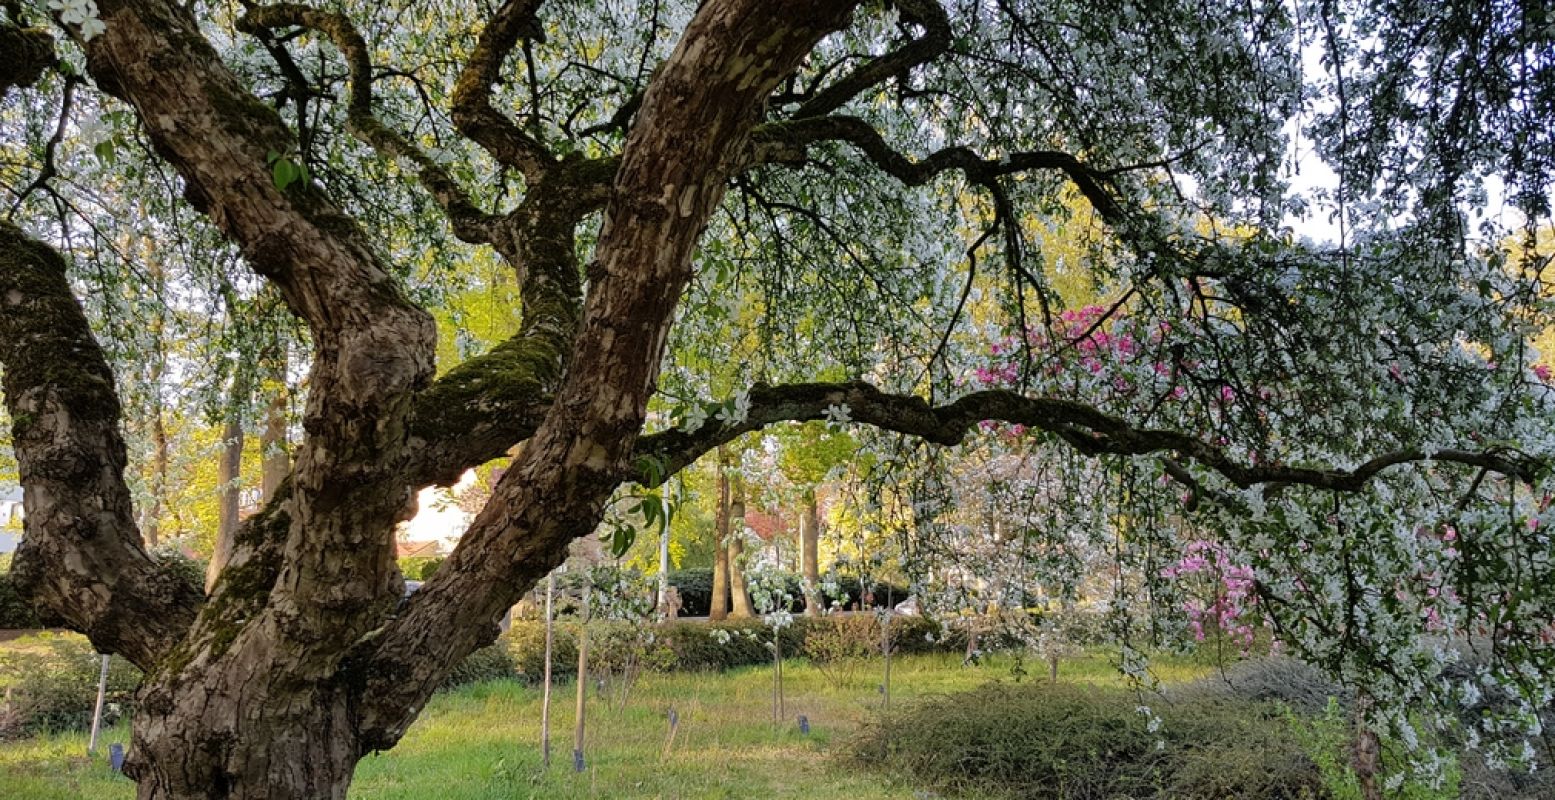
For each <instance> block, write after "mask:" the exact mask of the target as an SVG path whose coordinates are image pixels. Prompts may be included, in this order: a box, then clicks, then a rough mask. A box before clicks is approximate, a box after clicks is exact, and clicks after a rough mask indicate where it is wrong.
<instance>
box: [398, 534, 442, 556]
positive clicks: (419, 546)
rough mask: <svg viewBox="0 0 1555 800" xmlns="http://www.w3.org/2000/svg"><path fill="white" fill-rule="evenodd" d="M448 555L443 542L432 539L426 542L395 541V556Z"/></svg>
mask: <svg viewBox="0 0 1555 800" xmlns="http://www.w3.org/2000/svg"><path fill="white" fill-rule="evenodd" d="M442 555H447V553H445V552H444V551H443V543H442V542H440V541H438V540H436V539H430V540H427V541H424V542H395V543H394V557H395V558H436V557H437V556H442Z"/></svg>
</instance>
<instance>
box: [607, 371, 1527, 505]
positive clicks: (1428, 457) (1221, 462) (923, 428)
mask: <svg viewBox="0 0 1555 800" xmlns="http://www.w3.org/2000/svg"><path fill="white" fill-rule="evenodd" d="M749 399H750V412H749V414H748V415H747V417H746V418H745V420H744V421H742V422H739V423H737V424H731V423H725V422H718V421H714V420H709V421H708V422H707V424H705V425H703V426H702V427H700V428H698V429H696V430H695V431H690V432H687V431H681V430H670V431H664V432H662V433H657V434H653V435H651V436H644V437H642V439H641V440H639V442H638V447H637V450H636V451H635V455H636V457H637V459H639V461H640V460H641V459H644V458H648V459H653V460H655V461H656V462H657V467H658V469H657V473H658V474H660V475H669V474H673V473H674V472H676V471H678V470H681V469H684V468H685V467H686V466H687V465H689V464H690V463H692V462H693V461H695V460H696V459H697V458H699V457H701V456H702V455H704V454H706V453H707V452H708V451H709V450H712V449H713V448H715V447H717V446H718V445H720V444H724V443H726V442H728V441H730V440H732V439H734V438H735V437H738V436H740V435H742V434H745V433H749V432H751V431H754V430H759V429H761V428H763V427H766V426H767V425H771V424H773V423H775V422H782V421H787V420H794V421H807V420H819V419H826V418H827V411H828V409H829V408H831V407H838V408H840V407H841V406H843V405H846V406H847V407H848V415H849V418H850V419H851V420H852V421H854V422H860V423H865V424H869V425H873V426H875V427H877V428H881V429H884V430H889V431H895V432H897V433H904V434H909V435H912V436H917V437H920V438H922V439H925V440H927V441H930V442H934V443H936V444H943V445H954V444H959V443H960V442H961V441H962V440H963V439H964V438H965V437H966V435H967V433H968V432H969V431H971V430H972V429H973V428H974V427H976V426H977V424H978V423H980V422H983V421H985V420H997V421H1001V422H1008V423H1013V424H1020V425H1025V426H1027V427H1030V428H1035V429H1038V430H1042V431H1046V432H1048V433H1050V434H1053V435H1055V436H1057V437H1058V438H1060V439H1062V440H1063V441H1064V442H1066V443H1068V444H1069V445H1071V446H1073V447H1075V448H1076V449H1078V450H1080V451H1081V452H1083V453H1087V454H1091V455H1101V454H1115V455H1149V454H1153V453H1160V454H1167V455H1169V456H1170V455H1171V454H1177V455H1180V456H1181V457H1182V458H1186V459H1190V460H1192V461H1195V462H1197V463H1199V464H1201V465H1203V466H1204V467H1207V468H1208V469H1210V470H1213V471H1214V472H1216V473H1219V474H1220V476H1221V477H1223V478H1225V479H1226V480H1227V481H1229V482H1231V483H1232V484H1233V485H1235V486H1237V487H1239V488H1243V489H1245V488H1249V487H1252V486H1259V485H1263V486H1271V487H1280V486H1284V485H1302V486H1311V487H1315V488H1320V489H1329V490H1334V491H1345V492H1353V491H1359V490H1360V489H1363V488H1364V487H1365V486H1366V484H1367V483H1368V482H1370V481H1371V480H1372V479H1373V478H1375V477H1377V475H1379V474H1380V473H1382V472H1383V471H1385V470H1387V469H1389V468H1390V467H1395V466H1399V465H1403V464H1412V463H1424V462H1438V463H1447V464H1461V465H1465V466H1473V467H1479V468H1482V469H1488V470H1490V471H1492V472H1496V473H1499V474H1502V475H1505V476H1507V477H1509V478H1514V479H1517V480H1520V481H1524V482H1532V481H1533V480H1534V478H1535V476H1536V475H1537V473H1538V471H1539V469H1540V468H1541V465H1540V464H1539V463H1538V462H1536V461H1534V460H1532V459H1529V458H1526V457H1523V456H1520V455H1518V454H1516V453H1507V452H1500V451H1494V450H1487V451H1473V450H1454V449H1450V450H1439V451H1435V452H1432V453H1427V452H1425V451H1422V450H1417V449H1405V450H1399V451H1396V452H1392V453H1386V454H1383V455H1379V456H1377V457H1375V458H1373V459H1371V460H1369V461H1367V462H1365V463H1363V464H1361V465H1359V466H1357V467H1355V468H1353V469H1317V468H1309V467H1289V466H1279V465H1249V464H1243V463H1241V462H1239V461H1237V460H1236V459H1235V458H1233V457H1232V456H1231V455H1229V454H1228V453H1227V452H1226V451H1225V449H1224V448H1221V447H1217V446H1215V445H1211V444H1209V443H1207V442H1205V441H1203V440H1201V439H1199V438H1198V437H1195V436H1192V435H1190V434H1186V433H1182V432H1179V431H1170V430H1160V429H1154V428H1140V427H1135V426H1133V425H1131V424H1129V423H1128V422H1126V421H1125V420H1122V419H1120V418H1118V417H1115V416H1112V415H1109V414H1106V413H1104V412H1102V411H1099V410H1097V409H1096V408H1093V407H1091V406H1088V405H1086V404H1084V403H1079V402H1076V401H1073V400H1062V399H1058V398H1052V397H1027V396H1025V395H1022V394H1019V393H1017V392H1013V391H1008V390H1003V389H989V390H984V391H980V392H974V393H972V394H968V395H965V396H963V397H961V398H959V399H957V400H956V401H954V402H952V403H949V404H947V405H942V406H930V405H929V404H928V403H927V402H926V401H924V400H923V399H922V398H919V397H915V396H911V395H896V394H887V393H885V392H882V391H880V390H879V389H877V388H875V387H874V386H872V385H870V384H868V383H863V382H854V383H804V384H789V385H785V386H775V387H769V386H762V385H757V386H755V387H753V388H752V389H751V390H750V393H749ZM631 479H632V480H635V481H637V482H640V483H641V482H646V481H648V475H647V474H646V473H645V472H642V471H641V469H640V467H637V466H635V465H634V471H633V473H632V474H631Z"/></svg>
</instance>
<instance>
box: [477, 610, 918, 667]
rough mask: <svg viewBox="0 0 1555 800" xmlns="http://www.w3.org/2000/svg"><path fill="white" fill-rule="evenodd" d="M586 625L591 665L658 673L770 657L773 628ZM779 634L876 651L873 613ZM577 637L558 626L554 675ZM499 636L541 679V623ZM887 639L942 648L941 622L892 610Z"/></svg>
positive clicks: (822, 653) (795, 650)
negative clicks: (630, 666) (633, 665)
mask: <svg viewBox="0 0 1555 800" xmlns="http://www.w3.org/2000/svg"><path fill="white" fill-rule="evenodd" d="M588 628H589V654H590V655H589V663H590V665H591V666H590V669H591V670H593V669H598V670H601V671H616V670H620V669H622V668H624V667H625V666H626V665H628V664H629V663H636V664H637V665H639V666H641V667H643V668H646V669H651V670H656V671H663V672H672V671H686V670H704V671H713V670H725V669H733V668H735V667H746V666H751V665H755V664H766V663H768V662H770V661H771V660H772V651H771V650H770V649H768V643H769V642H771V641H772V631H771V629H770V628H768V627H767V626H766V625H765V624H764V623H762V621H761V620H730V621H726V622H717V623H708V622H669V623H666V624H663V625H646V624H638V623H630V622H595V623H590V624H589V626H588ZM779 635H780V637H781V640H780V643H781V644H782V647H783V653H784V654H785V656H802V657H806V658H811V659H814V660H823V661H825V660H837V659H842V658H858V657H873V656H878V655H879V654H880V622H879V619H878V618H877V617H876V616H875V615H874V614H847V615H833V616H828V617H821V618H819V619H811V618H807V617H795V618H794V619H793V621H792V623H791V624H789V625H788V626H786V627H784V628H782V629H781V631H780V634H779ZM577 636H578V625H577V623H574V622H558V623H557V624H556V629H555V638H554V641H553V653H552V659H551V670H552V674H553V675H555V676H557V677H571V676H572V675H574V674H575V673H576V672H577V663H578V645H577ZM505 638H506V640H507V643H508V647H509V649H510V651H511V652H512V654H513V658H514V660H515V661H516V662H517V666H518V674H519V675H520V676H521V677H522V678H523V679H524V680H526V681H530V682H534V681H538V680H540V677H541V675H542V674H543V673H544V669H545V625H544V623H541V622H533V621H515V622H514V623H513V627H512V628H511V629H510V630H509V631H508V633H507V635H506V637H505ZM891 640H892V644H893V648H894V649H893V652H895V653H899V654H900V653H923V652H931V651H935V650H941V649H946V647H945V645H944V643H943V641H942V640H941V638H940V628H939V625H938V624H936V623H935V622H934V621H933V620H930V619H926V618H924V617H919V616H908V615H903V616H893V617H892V618H891Z"/></svg>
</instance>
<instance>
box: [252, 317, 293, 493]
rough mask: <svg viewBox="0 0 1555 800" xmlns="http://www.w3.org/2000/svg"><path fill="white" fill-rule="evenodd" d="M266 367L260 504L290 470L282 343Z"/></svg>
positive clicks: (284, 352)
mask: <svg viewBox="0 0 1555 800" xmlns="http://www.w3.org/2000/svg"><path fill="white" fill-rule="evenodd" d="M270 362H271V363H269V364H268V365H267V367H268V369H267V372H268V374H267V375H266V376H265V390H266V392H268V393H269V395H270V402H269V403H268V404H267V405H266V406H265V430H264V433H262V434H260V438H259V453H260V456H259V457H260V459H261V461H260V464H261V474H260V479H259V503H260V505H264V504H265V503H268V502H270V498H272V497H275V491H276V489H279V488H280V486H281V482H282V481H284V480H286V476H287V474H288V473H290V472H291V471H292V459H291V453H290V451H289V450H288V449H287V441H286V404H287V399H288V398H287V390H286V349H285V346H284V345H282V346H280V347H279V353H278V354H276V355H275V357H273V358H272V359H270Z"/></svg>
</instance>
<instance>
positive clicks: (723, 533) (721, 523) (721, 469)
mask: <svg viewBox="0 0 1555 800" xmlns="http://www.w3.org/2000/svg"><path fill="white" fill-rule="evenodd" d="M728 467H729V451H728V450H726V449H725V448H724V447H722V446H720V447H719V448H718V467H717V469H718V511H717V514H716V516H715V517H714V522H713V599H712V602H711V603H710V604H709V606H708V611H707V616H708V618H709V619H713V620H722V619H725V618H727V617H728V616H729V473H728Z"/></svg>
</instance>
